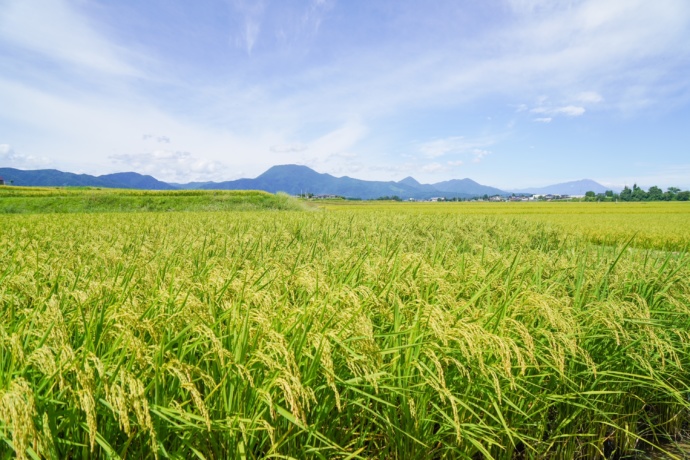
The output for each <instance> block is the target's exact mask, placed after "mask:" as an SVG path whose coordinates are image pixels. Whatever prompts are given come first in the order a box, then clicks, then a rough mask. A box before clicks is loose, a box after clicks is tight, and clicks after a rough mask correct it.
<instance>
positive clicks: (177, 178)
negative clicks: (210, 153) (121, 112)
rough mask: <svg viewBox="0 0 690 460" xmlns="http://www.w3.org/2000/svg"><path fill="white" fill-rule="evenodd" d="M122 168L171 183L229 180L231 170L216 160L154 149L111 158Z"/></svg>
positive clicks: (187, 153)
mask: <svg viewBox="0 0 690 460" xmlns="http://www.w3.org/2000/svg"><path fill="white" fill-rule="evenodd" d="M109 158H110V160H111V161H112V162H113V163H114V164H116V165H117V166H118V167H121V168H125V169H127V170H132V171H136V172H139V173H141V174H150V175H152V176H154V177H155V178H157V179H160V180H163V181H169V182H190V181H194V180H228V178H229V177H228V176H229V168H228V167H227V166H226V165H225V164H223V163H221V162H219V161H214V160H209V159H206V158H198V157H195V156H194V155H192V154H191V153H189V152H183V151H182V152H181V151H174V150H165V149H159V150H153V151H151V152H146V153H134V154H116V155H110V157H109Z"/></svg>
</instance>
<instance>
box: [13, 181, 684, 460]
mask: <svg viewBox="0 0 690 460" xmlns="http://www.w3.org/2000/svg"><path fill="white" fill-rule="evenodd" d="M40 193H42V192H41V191H40V190H37V191H36V193H33V192H32V193H28V192H27V193H26V194H25V195H24V196H21V197H19V196H18V197H15V198H12V199H14V200H17V201H14V202H12V206H13V207H8V206H9V204H7V203H8V201H6V200H8V199H10V198H9V197H8V196H5V197H3V198H2V199H1V201H0V206H6V208H3V209H6V211H4V212H12V213H13V214H4V215H3V216H2V225H1V226H0V318H1V319H0V443H2V444H0V458H13V457H14V456H16V457H18V458H31V457H39V458H40V457H44V458H68V457H70V458H95V457H97V458H194V457H197V458H265V457H273V458H290V457H295V458H400V459H403V458H404V459H415V458H419V459H422V458H467V459H470V458H496V459H512V458H554V459H559V458H605V457H606V458H614V457H616V456H621V455H633V454H635V453H636V452H638V451H640V450H642V449H645V448H648V447H649V446H650V445H658V446H661V447H662V448H663V447H665V446H668V445H669V443H670V442H672V441H674V440H676V439H680V437H681V436H682V435H683V434H684V433H686V432H687V430H688V429H689V426H688V423H689V422H690V412H689V411H690V372H689V371H688V370H689V369H690V256H689V255H688V253H687V249H688V247H689V244H690V236H689V235H688V232H687V230H685V229H687V228H690V208H688V206H686V205H685V204H684V203H659V204H654V205H647V204H642V203H633V204H625V205H623V204H614V203H611V204H597V203H554V204H550V203H546V204H535V203H525V204H522V203H515V204H512V203H506V204H477V205H475V204H474V203H448V204H437V203H429V204H410V203H399V204H393V203H383V204H382V203H373V204H372V203H348V202H340V203H339V202H334V203H329V204H327V205H325V206H323V207H321V208H318V209H305V208H304V207H303V206H299V205H297V204H295V203H294V202H292V201H290V200H288V199H287V198H282V200H283V201H277V202H271V204H265V205H261V206H259V205H256V203H258V202H259V201H261V200H264V201H261V202H263V203H268V201H266V200H269V199H270V198H262V199H261V200H258V199H257V198H256V196H257V195H251V196H252V197H254V198H252V199H253V200H255V201H254V203H255V204H253V205H249V204H244V205H243V204H241V200H236V201H233V200H235V198H230V197H236V196H237V195H233V194H232V193H228V194H227V195H225V196H226V197H228V198H227V199H226V200H225V201H226V202H228V201H233V202H234V203H235V204H233V207H231V208H227V209H225V208H224V209H223V210H218V209H217V208H215V209H214V208H213V207H208V206H206V204H203V205H199V206H201V208H199V207H195V206H197V204H194V206H192V205H185V206H178V205H177V204H170V202H168V203H167V204H166V207H164V208H160V207H158V206H159V203H160V202H161V200H168V199H169V198H161V197H163V195H160V196H156V197H154V198H151V197H150V196H148V195H146V194H144V196H143V198H142V197H138V196H137V195H136V194H132V195H131V196H133V197H134V198H131V199H130V198H127V199H122V198H121V195H117V194H116V195H117V196H114V197H113V196H112V194H110V195H109V194H108V193H107V192H102V200H101V202H99V203H100V204H99V206H98V207H96V208H94V207H91V208H88V209H84V208H83V207H79V206H76V207H75V206H72V204H73V203H82V204H83V203H84V201H83V200H84V194H89V193H92V191H74V192H70V193H73V194H74V195H73V196H71V197H67V198H68V199H67V200H62V201H53V202H49V203H48V204H46V202H43V204H40V206H39V205H37V204H35V205H33V206H35V207H34V208H31V209H32V212H26V209H27V206H32V205H31V204H27V203H39V202H38V201H32V200H34V199H39V198H40V199H41V200H57V198H59V195H60V193H61V192H60V193H58V192H55V193H53V194H52V195H51V196H48V197H38V196H37V195H36V194H39V195H40ZM93 193H95V192H93ZM167 193H171V192H167ZM204 193H210V192H204ZM233 193H236V192H233ZM98 196H101V195H98ZM166 196H168V197H169V196H170V195H166ZM198 196H201V197H202V198H200V200H202V201H199V202H203V203H207V201H203V200H207V199H209V198H207V197H206V196H205V195H204V194H203V193H201V194H200V195H198ZM56 197H57V198H56ZM63 198H64V197H63ZM149 198H151V199H150V200H149V201H147V203H149V204H148V205H146V206H141V203H142V201H141V200H146V199H149ZM19 200H23V201H19ZM108 200H112V201H110V202H111V203H112V202H117V203H122V202H128V203H130V204H131V203H135V204H134V205H129V207H127V206H120V207H119V208H117V210H119V211H148V212H102V211H103V210H104V209H107V206H106V205H104V204H102V203H103V202H105V203H106V204H107V203H108V202H109V201H108ZM117 200H120V201H117ZM122 200H124V201H122ZM127 200H130V201H127ZM257 200H258V201H257ZM173 201H174V200H173ZM199 202H195V203H199ZM3 203H5V204H4V205H3ZM56 203H57V204H56ZM70 203H72V204H70ZM174 203H179V201H174ZM238 203H240V204H238ZM101 206H105V208H104V207H101ZM56 207H59V209H58V208H56ZM56 209H58V211H59V212H55V210H56ZM200 211H204V212H200Z"/></svg>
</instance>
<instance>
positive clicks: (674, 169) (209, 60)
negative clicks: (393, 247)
mask: <svg viewBox="0 0 690 460" xmlns="http://www.w3.org/2000/svg"><path fill="white" fill-rule="evenodd" d="M689 75H690V2H688V1H687V0H654V1H653V2H650V1H648V0H486V1H481V2H480V1H476V0H435V1H434V2H420V1H416V0H415V1H413V0H375V1H372V0H300V1H296V0H294V1H293V0H254V1H251V0H199V1H195V2H188V1H171V0H149V1H146V2H142V1H139V0H118V1H105V0H102V1H98V0H91V1H87V0H72V1H67V0H0V166H6V167H16V168H21V169H39V168H58V169H62V170H68V171H73V172H85V173H90V174H105V173H110V172H117V171H137V172H140V173H146V174H151V175H153V176H154V177H156V178H159V179H161V180H167V181H173V182H188V181H199V180H215V181H219V180H230V179H236V178H239V177H255V176H256V175H258V174H260V173H261V172H263V171H264V170H265V169H267V168H268V167H270V166H272V165H274V164H286V163H298V164H305V165H307V166H310V167H312V168H314V169H316V170H317V171H319V172H327V173H331V174H334V175H336V176H342V175H348V176H351V177H357V178H362V179H377V180H400V179H402V178H404V177H406V176H408V175H412V176H414V177H415V178H417V179H418V180H420V181H421V182H437V181H441V180H447V179H452V178H464V177H470V178H472V179H474V180H476V181H478V182H480V183H483V184H487V185H493V186H497V187H502V188H507V189H509V188H520V187H529V186H541V185H548V184H551V183H556V182H563V181H567V180H576V179H582V178H591V179H594V180H597V181H599V182H601V183H602V184H604V185H607V186H611V187H622V186H623V185H625V184H627V185H632V184H633V183H637V184H639V185H642V186H644V187H648V186H651V185H659V186H661V187H664V188H665V187H669V186H679V187H682V188H686V189H687V188H690V78H688V76H689Z"/></svg>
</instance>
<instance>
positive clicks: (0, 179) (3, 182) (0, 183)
mask: <svg viewBox="0 0 690 460" xmlns="http://www.w3.org/2000/svg"><path fill="white" fill-rule="evenodd" d="M0 185H5V179H3V178H2V177H0Z"/></svg>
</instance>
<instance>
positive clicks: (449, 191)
mask: <svg viewBox="0 0 690 460" xmlns="http://www.w3.org/2000/svg"><path fill="white" fill-rule="evenodd" d="M0 177H2V178H4V180H5V183H8V184H9V183H13V184H14V185H22V186H90V187H106V188H128V189H143V190H177V189H201V190H265V191H267V192H271V193H275V192H286V193H289V194H291V195H298V194H302V193H311V194H314V195H339V196H344V197H347V198H361V199H375V198H379V197H383V196H394V195H395V196H398V197H400V198H402V199H409V198H414V199H429V198H433V197H446V198H472V197H477V196H483V195H488V196H493V195H510V194H511V193H523V194H544V195H545V194H549V193H550V194H555V195H584V193H585V192H587V191H589V190H591V191H594V192H596V193H602V192H604V191H605V190H606V188H605V187H604V186H602V185H601V184H598V183H597V182H594V181H592V180H589V179H583V180H580V181H574V182H566V183H562V184H555V185H551V186H548V187H542V188H531V189H522V190H512V191H504V190H501V189H498V188H495V187H490V186H487V185H482V184H479V183H477V182H475V181H473V180H472V179H467V178H466V179H452V180H448V181H443V182H437V183H434V184H421V183H419V182H418V181H417V180H415V179H414V178H413V177H406V178H405V179H402V180H400V181H397V182H394V181H370V180H362V179H354V178H352V177H348V176H343V177H335V176H332V175H330V174H323V173H318V172H316V171H314V170H313V169H311V168H309V167H307V166H301V165H278V166H273V167H271V168H269V169H268V170H267V171H266V172H264V173H263V174H261V175H259V176H258V177H256V178H254V179H237V180H233V181H225V182H190V183H186V184H181V183H166V182H162V181H159V180H157V179H155V178H154V177H152V176H148V175H142V174H138V173H135V172H122V173H115V174H105V175H102V176H91V175H88V174H74V173H69V172H63V171H58V170H56V169H41V170H33V171H25V170H19V169H14V168H0Z"/></svg>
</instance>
